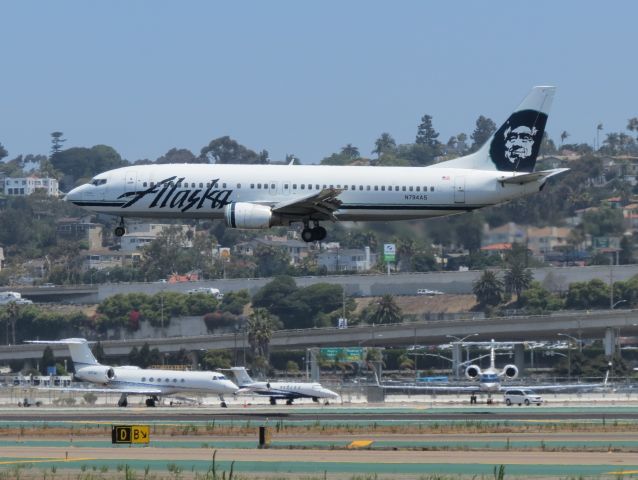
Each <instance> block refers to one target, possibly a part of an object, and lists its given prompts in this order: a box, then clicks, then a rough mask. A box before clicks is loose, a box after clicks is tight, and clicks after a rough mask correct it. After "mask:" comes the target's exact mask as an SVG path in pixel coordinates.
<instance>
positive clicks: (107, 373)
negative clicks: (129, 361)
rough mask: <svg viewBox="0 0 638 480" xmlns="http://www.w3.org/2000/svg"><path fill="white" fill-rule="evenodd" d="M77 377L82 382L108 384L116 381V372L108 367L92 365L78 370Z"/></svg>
mask: <svg viewBox="0 0 638 480" xmlns="http://www.w3.org/2000/svg"><path fill="white" fill-rule="evenodd" d="M75 376H76V377H77V378H79V379H81V380H88V381H90V382H96V383H102V384H106V383H109V382H111V381H112V380H113V379H115V370H113V368H111V367H108V366H106V365H91V366H89V367H83V368H80V369H78V371H77V372H75Z"/></svg>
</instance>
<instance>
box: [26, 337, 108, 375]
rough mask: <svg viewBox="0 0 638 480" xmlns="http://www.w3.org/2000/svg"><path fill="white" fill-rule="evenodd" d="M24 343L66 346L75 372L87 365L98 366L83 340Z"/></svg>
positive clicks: (31, 341) (98, 363) (29, 341)
mask: <svg viewBox="0 0 638 480" xmlns="http://www.w3.org/2000/svg"><path fill="white" fill-rule="evenodd" d="M25 343H37V344H40V345H66V346H67V347H69V351H70V352H71V360H73V365H74V366H75V368H76V370H78V369H80V368H82V367H87V366H89V365H100V362H98V361H97V359H96V358H95V357H94V356H93V353H92V352H91V349H90V348H89V342H87V341H86V339H84V338H64V339H62V340H27V341H26V342H25Z"/></svg>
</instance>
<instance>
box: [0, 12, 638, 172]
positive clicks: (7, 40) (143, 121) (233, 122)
mask: <svg viewBox="0 0 638 480" xmlns="http://www.w3.org/2000/svg"><path fill="white" fill-rule="evenodd" d="M0 18H1V19H2V22H1V25H2V26H1V27H0V91H1V95H0V143H2V144H3V145H4V147H5V148H6V149H7V150H8V151H9V158H14V157H15V156H17V155H19V154H27V153H44V154H46V153H48V151H49V149H50V133H51V132H53V131H56V130H58V131H62V132H64V136H65V138H67V143H66V146H67V147H69V146H85V147H90V146H93V145H96V144H106V145H110V146H112V147H114V148H115V149H116V150H117V151H118V152H119V153H120V154H121V155H122V157H124V158H126V159H128V160H130V161H134V160H137V159H140V158H149V159H151V160H154V159H155V158H157V157H159V156H161V155H162V154H164V153H165V152H166V151H168V150H169V149H171V148H173V147H177V148H188V149H190V150H191V151H193V152H194V153H195V154H197V153H199V150H200V149H201V147H203V146H204V145H206V144H208V142H209V141H210V140H212V139H213V138H216V137H219V136H222V135H230V136H231V137H232V138H234V139H236V140H237V141H239V142H240V143H241V144H243V145H245V146H247V147H249V148H252V149H253V150H255V151H259V150H261V149H266V150H268V151H269V152H270V157H271V159H273V160H281V159H283V158H284V156H285V155H286V154H287V153H292V154H295V155H297V156H298V157H299V158H300V159H301V160H302V162H304V163H317V162H319V161H320V160H321V159H322V158H323V157H325V156H328V155H329V154H331V153H332V152H335V151H339V150H340V148H341V147H342V146H344V145H345V144H347V143H352V144H353V145H355V146H357V147H358V148H359V149H360V151H361V153H362V154H363V155H369V154H370V152H371V150H373V148H374V141H375V139H376V138H378V136H379V135H380V134H381V133H382V132H389V133H390V134H391V135H392V136H394V138H395V139H396V141H397V142H398V143H409V142H412V141H414V137H415V134H416V128H417V125H418V124H419V122H420V118H421V116H422V115H423V114H426V113H427V114H430V115H432V116H433V120H434V127H435V128H436V129H437V130H438V131H439V132H440V133H441V136H440V139H441V140H442V141H444V142H445V141H447V139H448V138H449V137H450V136H451V135H454V134H457V133H459V132H465V133H467V134H468V135H469V134H470V133H471V132H472V130H473V128H474V123H475V121H476V118H477V117H478V116H479V115H486V116H488V117H490V118H492V119H493V120H494V121H495V122H496V123H497V124H498V123H500V122H501V121H502V120H504V119H505V117H506V115H507V114H508V113H509V112H510V111H511V110H512V109H513V108H514V107H516V105H517V104H518V102H519V101H520V100H522V98H523V97H524V96H525V95H526V94H527V92H528V90H529V89H530V87H531V86H532V85H539V84H545V85H548V84H549V85H556V86H557V87H558V91H557V95H556V98H555V101H554V106H553V109H552V112H551V113H550V117H549V123H548V131H549V134H550V136H551V137H553V138H554V139H555V140H558V137H559V135H560V133H561V132H562V131H563V130H566V131H568V132H569V133H570V134H571V136H570V138H569V139H568V142H587V143H592V141H593V139H594V137H595V135H596V125H597V124H598V123H599V122H602V123H603V125H604V132H611V131H625V126H626V124H627V119H628V118H630V117H634V116H638V102H637V100H638V95H637V93H636V92H637V90H636V89H637V85H638V84H637V83H636V78H638V72H637V70H638V67H637V62H638V60H637V55H636V36H635V29H636V19H637V18H638V2H633V1H615V2H609V3H606V4H603V3H602V2H594V1H545V0H536V1H535V2H525V3H523V2H511V1H490V2H477V1H445V2H444V1H440V2H433V1H432V2H426V1H408V0H405V1H399V2H390V1H387V2H382V1H355V0H353V1H333V0H322V1H314V2H312V1H306V2H304V1H269V2H267V1H233V2H215V1H203V0H202V1H197V0H191V1H171V2H169V1H163V0H152V1H150V0H149V1H133V0H115V1H108V2H107V1H102V2H98V1H93V2H87V1H85V0H82V1H64V0H61V1H56V2H51V1H44V0H42V1H30V0H21V1H14V2H2V4H1V5H0Z"/></svg>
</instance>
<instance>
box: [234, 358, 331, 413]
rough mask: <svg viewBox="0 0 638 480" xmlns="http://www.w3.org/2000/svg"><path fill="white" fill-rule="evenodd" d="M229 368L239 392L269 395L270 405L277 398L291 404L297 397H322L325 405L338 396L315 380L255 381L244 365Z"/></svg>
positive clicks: (313, 399)
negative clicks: (312, 381)
mask: <svg viewBox="0 0 638 480" xmlns="http://www.w3.org/2000/svg"><path fill="white" fill-rule="evenodd" d="M229 370H230V371H231V372H233V375H234V376H235V379H236V380H237V384H238V385H239V391H238V393H239V394H242V393H245V394H248V393H250V394H254V395H261V396H265V397H270V404H271V405H275V404H276V403H277V400H286V405H292V402H293V401H294V400H295V399H297V398H312V401H313V402H318V401H319V399H320V398H322V399H325V403H326V405H327V404H328V402H329V399H336V398H339V395H338V394H337V393H335V392H333V391H332V390H329V389H327V388H325V387H322V386H321V384H319V383H316V382H314V383H310V382H256V381H254V380H253V379H252V378H251V377H250V375H248V372H247V371H246V368H245V367H232V368H230V369H229Z"/></svg>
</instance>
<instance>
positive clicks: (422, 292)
mask: <svg viewBox="0 0 638 480" xmlns="http://www.w3.org/2000/svg"><path fill="white" fill-rule="evenodd" d="M416 294H417V295H443V292H441V291H439V290H429V289H427V288H419V289H418V290H417V291H416Z"/></svg>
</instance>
